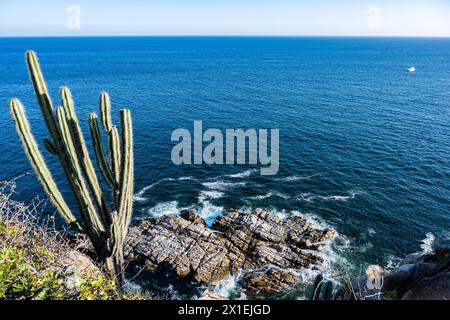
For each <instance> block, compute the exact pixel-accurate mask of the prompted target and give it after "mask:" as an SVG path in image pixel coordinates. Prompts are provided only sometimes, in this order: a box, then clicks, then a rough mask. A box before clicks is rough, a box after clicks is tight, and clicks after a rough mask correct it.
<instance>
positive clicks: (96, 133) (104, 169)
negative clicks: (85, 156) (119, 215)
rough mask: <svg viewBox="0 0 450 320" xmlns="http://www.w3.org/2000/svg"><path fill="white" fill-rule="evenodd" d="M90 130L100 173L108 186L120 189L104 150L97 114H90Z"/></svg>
mask: <svg viewBox="0 0 450 320" xmlns="http://www.w3.org/2000/svg"><path fill="white" fill-rule="evenodd" d="M89 129H90V132H91V137H92V143H93V145H94V151H95V156H96V158H97V163H98V166H99V168H100V171H101V173H102V175H103V177H104V178H105V180H106V182H107V183H108V185H109V186H110V187H111V188H112V189H113V190H114V189H118V186H117V182H116V181H115V180H114V177H113V174H112V172H111V168H110V167H109V165H108V162H107V160H106V156H105V152H104V150H103V144H102V138H101V135H100V129H99V125H98V117H97V115H96V114H95V113H90V114H89Z"/></svg>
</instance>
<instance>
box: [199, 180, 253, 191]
mask: <svg viewBox="0 0 450 320" xmlns="http://www.w3.org/2000/svg"><path fill="white" fill-rule="evenodd" d="M202 185H203V186H204V187H206V188H208V189H212V190H226V189H230V188H235V187H244V186H245V185H246V183H245V182H226V181H223V180H216V181H211V182H203V183H202Z"/></svg>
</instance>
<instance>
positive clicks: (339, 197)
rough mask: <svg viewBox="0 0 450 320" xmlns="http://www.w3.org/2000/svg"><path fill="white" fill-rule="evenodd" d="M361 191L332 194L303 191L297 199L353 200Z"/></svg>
mask: <svg viewBox="0 0 450 320" xmlns="http://www.w3.org/2000/svg"><path fill="white" fill-rule="evenodd" d="M358 194H359V192H357V191H350V192H349V193H348V195H332V196H321V195H317V194H312V193H309V192H305V193H301V194H300V195H298V196H297V197H295V200H299V201H306V202H314V201H316V200H318V201H348V200H352V199H354V198H355V197H356V195H358Z"/></svg>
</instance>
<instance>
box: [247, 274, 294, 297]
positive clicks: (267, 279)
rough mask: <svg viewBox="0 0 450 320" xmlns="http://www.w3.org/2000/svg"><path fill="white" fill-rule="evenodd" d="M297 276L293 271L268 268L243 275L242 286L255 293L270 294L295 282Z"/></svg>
mask: <svg viewBox="0 0 450 320" xmlns="http://www.w3.org/2000/svg"><path fill="white" fill-rule="evenodd" d="M298 281H299V277H298V276H297V275H295V274H294V273H293V272H289V271H284V270H280V269H278V268H269V269H266V270H264V271H263V272H250V273H248V274H246V275H245V276H244V277H243V280H242V286H243V287H244V288H246V289H247V290H249V291H251V292H253V293H255V294H272V293H276V292H280V291H282V290H283V289H284V288H286V286H288V285H292V284H295V283H297V282H298Z"/></svg>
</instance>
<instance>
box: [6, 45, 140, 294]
mask: <svg viewBox="0 0 450 320" xmlns="http://www.w3.org/2000/svg"><path fill="white" fill-rule="evenodd" d="M27 65H28V69H29V72H30V76H31V79H32V82H33V86H34V89H35V92H36V96H37V99H38V102H39V105H40V108H41V112H42V115H43V117H44V121H45V123H46V125H47V128H48V132H49V134H50V136H51V139H45V140H44V146H45V148H46V149H47V150H48V151H49V152H50V153H52V154H54V155H56V156H57V157H58V159H59V162H60V164H61V166H62V168H63V171H64V173H65V176H66V178H67V181H68V183H69V186H70V188H71V190H72V193H73V195H74V197H75V200H76V203H77V205H78V210H79V215H75V214H73V213H72V212H71V210H70V208H69V206H68V204H67V203H66V201H65V199H64V198H63V197H62V195H61V192H60V191H59V189H58V187H57V184H56V182H55V181H54V180H53V177H52V175H51V173H50V170H49V169H48V167H47V165H46V163H45V161H44V157H43V156H42V154H41V152H40V151H39V148H38V145H37V143H36V140H35V139H34V137H33V135H32V133H31V130H30V125H29V123H28V120H27V118H26V116H25V112H24V108H23V106H22V104H21V103H20V102H19V101H18V100H17V99H12V100H11V102H10V111H11V115H12V118H13V119H14V122H15V124H16V128H17V132H18V133H19V136H20V138H21V140H22V143H23V146H24V149H25V153H26V154H27V156H28V159H29V160H30V163H31V165H32V167H33V169H34V171H35V172H36V176H37V177H38V179H39V181H40V182H41V184H42V186H43V187H44V190H45V192H46V193H47V194H48V196H49V198H50V200H51V201H52V203H53V204H54V206H55V207H56V209H57V210H58V212H59V214H60V215H61V217H63V218H64V220H65V221H66V222H67V223H68V224H70V226H72V227H73V228H75V229H77V230H79V231H80V232H84V233H86V234H87V235H88V237H89V239H90V241H91V243H92V245H93V247H94V249H95V252H96V254H97V258H98V260H99V262H101V263H103V265H104V266H105V267H106V269H107V270H108V271H109V272H110V273H111V275H112V276H113V277H114V279H115V280H116V284H117V285H118V288H121V287H122V285H123V282H124V263H123V245H124V242H125V238H126V235H127V230H128V227H129V224H130V222H131V217H132V211H133V208H132V207H133V181H134V166H133V162H134V161H133V128H132V121H131V113H130V111H129V110H127V109H125V110H121V111H120V127H121V132H122V135H121V139H120V138H119V132H118V130H117V128H116V127H115V126H114V125H113V124H112V120H111V113H110V112H111V111H110V110H111V106H110V99H109V96H108V94H107V93H104V92H102V93H101V95H100V115H101V119H102V123H103V128H104V130H105V131H106V134H107V136H108V144H109V147H108V148H106V150H109V155H107V154H106V153H105V148H104V147H103V142H102V136H101V132H100V127H99V124H98V117H97V115H96V114H95V113H91V114H89V129H90V133H91V137H92V143H93V146H94V151H95V156H96V160H97V164H98V166H99V168H100V172H101V174H102V176H103V178H104V179H105V181H106V184H107V185H108V187H109V188H110V189H111V190H112V192H109V193H110V194H112V199H111V201H109V202H110V203H111V204H110V205H109V206H108V201H107V200H106V199H105V193H104V192H103V190H102V188H101V184H100V182H99V179H98V178H97V175H96V173H95V169H94V166H93V163H92V161H91V159H90V157H89V152H88V150H87V147H86V144H85V140H84V136H83V133H82V131H81V127H80V125H79V122H78V118H77V115H76V113H75V108H74V103H73V99H72V95H71V93H70V90H69V89H68V88H66V87H63V88H62V89H61V91H60V94H61V100H62V106H60V107H57V108H56V110H55V109H54V108H53V104H52V100H51V98H50V95H49V93H48V90H47V86H46V84H45V81H44V77H43V75H42V72H41V70H40V66H39V63H38V60H37V57H36V54H35V53H34V52H33V51H28V52H27Z"/></svg>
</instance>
